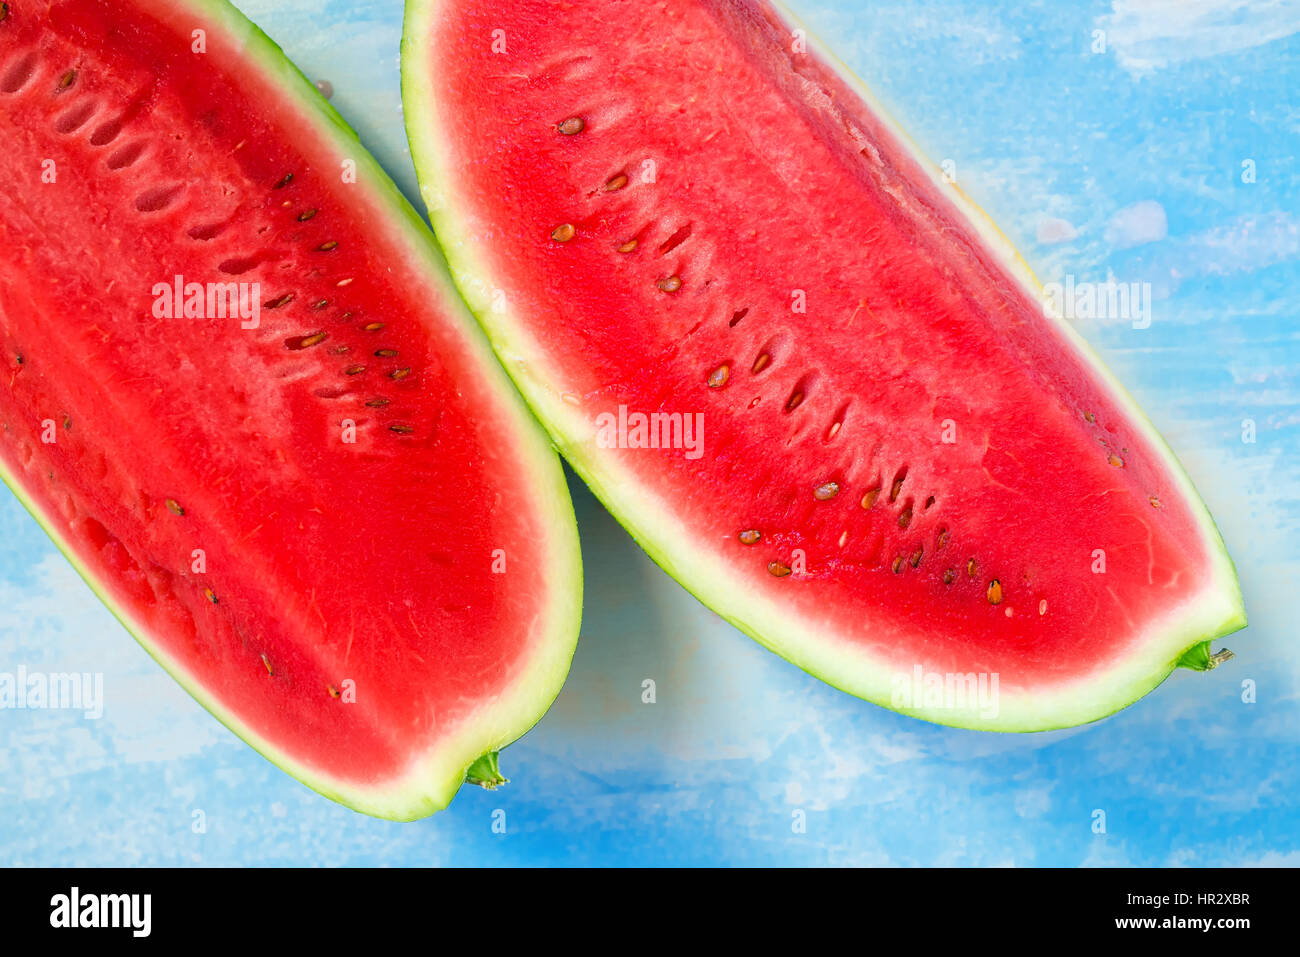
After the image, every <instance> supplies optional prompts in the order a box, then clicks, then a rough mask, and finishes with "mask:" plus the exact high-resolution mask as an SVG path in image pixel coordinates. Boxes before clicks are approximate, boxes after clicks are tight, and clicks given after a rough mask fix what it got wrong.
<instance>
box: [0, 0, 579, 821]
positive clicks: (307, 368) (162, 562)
mask: <svg viewBox="0 0 1300 957" xmlns="http://www.w3.org/2000/svg"><path fill="white" fill-rule="evenodd" d="M3 9H4V11H5V16H4V18H3V19H2V20H0V130H2V131H3V141H4V143H5V149H4V151H3V153H0V176H2V177H3V179H4V182H5V184H6V185H5V190H4V194H3V197H0V248H2V249H3V250H4V254H3V256H2V257H0V363H2V371H3V378H4V386H5V387H4V388H3V389H2V390H0V471H2V472H3V477H4V480H5V482H6V483H7V484H8V485H10V487H11V488H12V489H13V490H14V492H15V493H16V494H17V495H18V496H19V497H20V498H21V499H22V500H23V502H24V503H25V504H26V505H27V507H28V508H29V509H30V510H31V511H32V513H33V514H34V515H35V516H36V518H37V519H38V521H40V522H41V524H42V525H43V526H44V527H45V529H46V530H47V531H48V532H49V534H50V535H51V536H52V537H53V539H54V540H55V542H56V543H57V544H58V545H59V547H60V548H61V549H62V550H63V551H64V552H65V554H66V555H67V556H68V557H69V559H70V560H71V561H72V562H73V563H74V565H76V567H77V568H78V570H79V571H80V572H81V573H82V575H83V576H84V577H86V579H87V580H88V581H89V582H90V583H91V585H92V587H94V588H95V590H96V591H97V592H98V593H99V595H100V596H101V597H102V598H103V599H104V601H105V602H106V603H108V605H109V606H110V607H111V608H112V610H113V611H114V613H115V614H116V615H117V616H118V617H119V618H120V619H121V620H122V622H123V624H125V625H126V626H127V628H128V629H130V630H131V631H132V632H133V633H134V634H135V635H136V637H137V638H138V639H139V640H140V641H141V643H142V644H143V645H144V646H145V647H146V649H147V650H148V651H149V653H150V654H151V655H153V656H154V657H155V658H157V659H158V661H159V662H160V663H161V664H162V665H163V666H164V667H165V668H167V669H168V670H169V671H170V672H171V673H172V674H173V675H174V676H175V677H176V678H177V680H179V681H180V682H181V683H182V684H183V685H184V686H185V687H186V688H187V690H189V691H190V693H191V694H193V695H194V696H195V697H196V698H197V699H198V700H199V701H200V702H201V703H202V704H203V705H205V706H206V707H207V708H208V709H209V710H211V711H212V712H213V713H214V714H215V715H216V716H217V717H218V718H220V719H221V720H222V721H223V722H224V723H226V724H227V725H228V726H229V727H230V728H231V729H232V730H234V731H235V732H236V733H237V734H239V735H240V736H241V737H243V738H244V739H245V740H247V741H248V742H249V743H250V744H252V745H253V746H254V747H256V748H257V749H258V750H259V751H261V752H262V753H263V754H264V755H266V756H267V757H268V758H270V759H271V760H272V761H274V762H275V763H277V764H279V765H281V766H282V767H284V768H285V769H286V770H288V771H289V772H291V773H292V774H294V775H295V776H297V777H298V778H300V779H301V780H302V781H304V782H305V783H307V784H308V785H310V786H311V787H313V788H315V789H317V790H318V791H320V792H322V793H324V794H326V795H328V796H329V797H332V798H334V799H336V800H338V801H341V802H343V803H345V804H348V805H349V806H351V807H354V808H356V809H358V810H361V811H365V812H367V813H371V814H376V815H381V816H385V817H392V818H403V819H405V818H414V817H419V816H422V815H425V814H428V813H430V812H432V811H434V810H437V809H439V808H441V807H443V806H445V805H446V804H447V802H448V801H449V800H450V799H451V797H452V795H453V794H454V793H455V791H456V789H457V788H458V787H459V785H460V784H461V783H462V782H463V781H464V779H465V773H466V769H467V768H469V767H470V766H471V765H473V764H474V763H475V762H476V760H477V759H479V758H480V756H482V755H484V754H487V753H489V752H494V751H495V750H496V749H498V748H500V747H501V746H503V745H505V744H507V743H508V742H510V741H512V740H514V739H515V738H517V737H518V736H519V735H520V734H522V733H523V732H524V731H526V730H527V729H528V728H529V727H530V726H531V725H532V724H533V723H534V722H536V720H537V719H538V718H539V717H540V716H541V714H542V713H543V712H544V711H545V710H546V708H547V706H548V705H549V704H550V702H551V701H552V699H553V698H554V697H555V695H556V694H557V693H558V691H559V688H560V686H561V684H562V683H563V680H564V676H565V674H566V673H567V670H568V664H569V661H570V658H571V656H572V652H573V646H574V641H575V640H576V636H577V622H578V615H579V605H580V595H579V591H580V582H581V570H580V566H579V559H578V552H577V537H576V530H575V527H574V523H573V515H572V506H571V504H570V502H569V500H568V494H567V490H566V489H565V486H564V479H563V475H562V473H561V470H560V467H559V462H558V459H557V458H556V456H555V455H554V453H553V451H552V450H551V448H550V447H549V444H548V443H547V441H546V437H545V435H544V434H543V433H542V431H541V430H540V429H539V428H537V427H536V425H535V422H534V421H533V419H532V417H531V416H530V415H529V414H528V411H527V409H526V408H525V406H524V404H523V402H522V401H520V400H519V398H518V395H517V393H516V392H515V391H514V389H513V388H512V387H511V385H510V383H509V380H508V378H507V377H506V376H505V375H504V374H503V373H502V371H501V368H500V365H499V364H498V363H497V362H496V360H495V358H494V357H493V355H492V353H491V350H490V349H489V348H488V345H487V343H486V342H485V341H484V340H483V338H482V334H481V332H480V331H479V330H478V329H477V328H476V327H475V325H474V322H473V319H472V318H471V317H470V316H469V315H468V313H467V312H466V311H465V309H464V306H463V304H462V303H461V301H460V299H459V297H458V296H457V295H456V293H455V290H454V287H453V286H452V285H451V282H450V280H449V279H448V278H447V276H446V272H445V267H444V265H443V264H442V261H441V259H440V257H439V255H438V253H437V251H436V247H435V246H434V245H433V242H432V239H431V237H430V236H429V233H428V230H427V228H426V227H424V226H423V224H422V223H421V222H420V220H419V217H418V216H417V215H416V214H415V213H414V211H413V210H411V208H410V206H409V205H408V204H407V203H406V202H405V201H404V200H403V199H402V197H401V196H400V194H399V193H398V192H397V190H396V188H395V187H394V186H393V184H392V182H391V181H390V180H389V179H388V177H387V176H386V175H385V174H384V173H383V172H382V170H380V168H379V167H378V166H377V165H376V164H375V162H374V161H373V160H372V159H371V158H370V157H369V155H368V154H367V153H366V152H365V150H364V149H363V148H362V147H361V145H360V144H359V143H358V141H357V140H356V138H355V136H354V135H353V134H352V133H351V131H350V130H348V128H347V127H346V125H345V124H344V123H343V121H342V120H341V119H340V118H339V116H338V115H337V114H336V113H335V112H334V111H333V110H332V109H331V108H330V107H329V106H328V105H327V104H326V103H325V101H324V100H322V99H321V98H320V97H319V96H318V95H317V94H316V92H315V91H314V90H313V89H312V87H311V85H310V84H309V83H308V82H307V81H306V80H305V79H304V78H303V77H302V76H301V75H300V74H299V73H298V72H297V71H296V70H295V69H294V68H293V66H292V65H291V64H290V63H289V62H288V60H286V59H285V58H284V56H283V54H281V52H280V51H279V49H278V48H277V47H276V46H275V45H274V44H273V43H272V42H271V41H270V40H268V39H267V38H266V37H265V36H264V35H263V34H262V33H261V32H260V31H258V30H257V29H256V28H255V27H254V26H253V25H252V24H250V23H249V22H248V21H247V20H245V19H244V18H243V17H242V16H241V15H240V14H239V13H238V12H237V11H236V10H235V9H234V8H233V7H231V6H229V5H228V4H226V3H224V2H215V0H212V2H209V0H187V2H179V3H178V2H175V0H129V2H123V0H112V2H110V0H54V2H46V0H42V2H39V3H38V2H24V0H9V2H8V3H7V4H5V5H4V6H3ZM109 706H110V707H111V700H110V703H109Z"/></svg>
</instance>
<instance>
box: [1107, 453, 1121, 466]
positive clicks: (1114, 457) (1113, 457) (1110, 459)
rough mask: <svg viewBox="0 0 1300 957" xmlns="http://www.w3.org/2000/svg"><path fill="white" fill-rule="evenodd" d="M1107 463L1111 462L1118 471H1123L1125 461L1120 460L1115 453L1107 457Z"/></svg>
mask: <svg viewBox="0 0 1300 957" xmlns="http://www.w3.org/2000/svg"><path fill="white" fill-rule="evenodd" d="M1106 461H1107V462H1109V463H1110V464H1111V465H1113V466H1114V467H1115V468H1117V469H1122V468H1123V467H1124V460H1123V459H1122V458H1120V457H1119V456H1118V455H1116V454H1115V453H1114V452H1112V453H1110V455H1108V456H1106Z"/></svg>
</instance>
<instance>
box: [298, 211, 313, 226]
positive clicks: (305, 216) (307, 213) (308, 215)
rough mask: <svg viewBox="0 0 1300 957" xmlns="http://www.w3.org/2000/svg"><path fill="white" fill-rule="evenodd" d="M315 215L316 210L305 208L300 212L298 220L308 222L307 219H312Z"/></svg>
mask: <svg viewBox="0 0 1300 957" xmlns="http://www.w3.org/2000/svg"><path fill="white" fill-rule="evenodd" d="M315 215H316V210H314V209H304V210H303V211H302V212H301V213H299V214H298V222H300V223H305V222H307V220H309V219H311V218H312V217H313V216H315Z"/></svg>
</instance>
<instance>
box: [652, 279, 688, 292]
mask: <svg viewBox="0 0 1300 957" xmlns="http://www.w3.org/2000/svg"><path fill="white" fill-rule="evenodd" d="M655 285H656V286H658V287H659V289H660V290H661V291H663V292H676V291H677V290H678V289H681V288H682V281H681V279H680V278H679V277H678V276H669V277H668V278H667V279H660V280H659V281H658V282H657V283H655Z"/></svg>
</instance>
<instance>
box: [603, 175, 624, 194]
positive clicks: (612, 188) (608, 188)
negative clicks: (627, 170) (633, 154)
mask: <svg viewBox="0 0 1300 957" xmlns="http://www.w3.org/2000/svg"><path fill="white" fill-rule="evenodd" d="M626 185H627V176H625V175H624V174H623V173H619V174H618V175H617V176H615V177H614V178H613V179H611V180H610V181H609V182H608V183H606V184H605V192H607V193H616V192H618V191H619V190H620V189H622V188H623V187H624V186H626Z"/></svg>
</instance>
